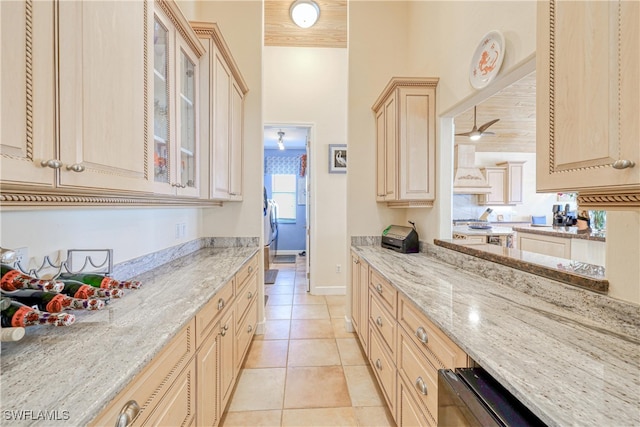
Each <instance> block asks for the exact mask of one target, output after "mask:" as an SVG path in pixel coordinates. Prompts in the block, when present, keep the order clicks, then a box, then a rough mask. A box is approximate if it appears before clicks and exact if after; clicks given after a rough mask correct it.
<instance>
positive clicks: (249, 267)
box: [235, 256, 258, 295]
mask: <svg viewBox="0 0 640 427" xmlns="http://www.w3.org/2000/svg"><path fill="white" fill-rule="evenodd" d="M257 271H258V257H257V256H253V257H252V258H251V259H250V260H249V261H248V262H247V263H246V264H245V265H243V266H242V268H240V270H238V272H237V273H236V276H235V279H236V295H238V293H239V292H241V291H242V288H244V287H245V286H246V285H247V284H248V283H249V279H250V278H251V275H252V274H254V273H256V272H257Z"/></svg>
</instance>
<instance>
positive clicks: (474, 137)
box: [469, 131, 482, 141]
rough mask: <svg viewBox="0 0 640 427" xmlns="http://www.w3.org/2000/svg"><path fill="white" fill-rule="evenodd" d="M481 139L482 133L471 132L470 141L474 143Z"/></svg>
mask: <svg viewBox="0 0 640 427" xmlns="http://www.w3.org/2000/svg"><path fill="white" fill-rule="evenodd" d="M481 137H482V134H481V133H480V132H478V131H476V132H471V133H470V134H469V139H470V140H472V141H477V140H479V139H480V138H481Z"/></svg>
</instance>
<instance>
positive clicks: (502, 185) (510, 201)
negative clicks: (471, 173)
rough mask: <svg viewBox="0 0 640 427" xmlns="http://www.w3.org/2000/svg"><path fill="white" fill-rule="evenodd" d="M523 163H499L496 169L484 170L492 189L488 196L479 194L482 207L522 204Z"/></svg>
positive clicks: (486, 168)
mask: <svg viewBox="0 0 640 427" xmlns="http://www.w3.org/2000/svg"><path fill="white" fill-rule="evenodd" d="M524 163H525V162H523V161H509V162H500V163H497V164H496V166H495V167H493V166H492V167H485V168H482V173H484V175H485V177H486V178H487V182H488V183H489V186H490V187H491V192H490V193H488V194H479V195H478V203H479V204H481V205H517V204H520V203H522V176H523V168H524Z"/></svg>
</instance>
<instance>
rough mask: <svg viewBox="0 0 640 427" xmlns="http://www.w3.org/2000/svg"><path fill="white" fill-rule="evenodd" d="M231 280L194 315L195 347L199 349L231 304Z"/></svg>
mask: <svg viewBox="0 0 640 427" xmlns="http://www.w3.org/2000/svg"><path fill="white" fill-rule="evenodd" d="M232 282H233V280H232V281H231V282H229V283H227V284H226V285H224V286H223V287H222V289H221V290H220V291H219V292H218V293H216V294H215V295H214V296H213V298H211V299H210V300H209V302H208V303H207V304H206V305H205V306H204V307H203V308H202V309H201V310H200V311H199V312H198V314H196V333H197V336H196V347H200V345H201V344H202V342H203V341H204V339H205V338H206V337H207V335H209V333H210V332H211V331H212V330H213V326H214V325H215V323H216V321H217V320H218V316H219V315H221V314H222V313H223V312H224V311H225V308H227V307H229V306H230V304H232V303H233V283H232Z"/></svg>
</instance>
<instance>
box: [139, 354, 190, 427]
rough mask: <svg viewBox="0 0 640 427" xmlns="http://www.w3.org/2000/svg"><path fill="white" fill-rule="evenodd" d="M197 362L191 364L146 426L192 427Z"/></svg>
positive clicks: (146, 422) (147, 421) (145, 423)
mask: <svg viewBox="0 0 640 427" xmlns="http://www.w3.org/2000/svg"><path fill="white" fill-rule="evenodd" d="M195 384H196V369H195V361H193V360H192V361H191V363H189V365H188V367H187V369H185V370H184V371H183V372H182V374H180V376H178V378H176V381H175V383H174V384H173V386H171V389H170V390H169V391H168V392H167V394H166V395H165V396H164V398H163V399H162V400H161V401H160V404H159V405H158V407H157V408H156V410H155V411H154V412H153V413H152V414H151V416H150V417H149V418H148V419H147V420H146V421H145V422H144V424H143V425H145V426H190V425H193V424H194V421H195V412H196V410H195V406H196V405H195V399H194V398H195V395H196V389H195Z"/></svg>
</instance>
